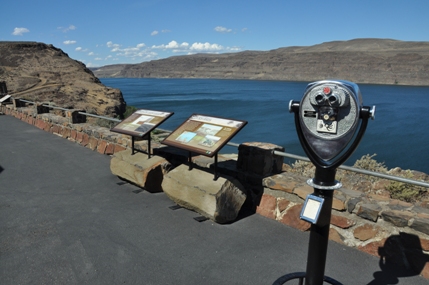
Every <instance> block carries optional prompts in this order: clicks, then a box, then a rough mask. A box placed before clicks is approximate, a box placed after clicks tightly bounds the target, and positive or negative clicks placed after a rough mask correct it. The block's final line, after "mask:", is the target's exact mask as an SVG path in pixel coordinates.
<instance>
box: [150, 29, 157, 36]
mask: <svg viewBox="0 0 429 285" xmlns="http://www.w3.org/2000/svg"><path fill="white" fill-rule="evenodd" d="M157 34H158V31H156V30H155V31H153V32H152V33H150V35H151V36H156V35H157Z"/></svg>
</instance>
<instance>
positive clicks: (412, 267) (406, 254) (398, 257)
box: [368, 233, 429, 285]
mask: <svg viewBox="0 0 429 285" xmlns="http://www.w3.org/2000/svg"><path fill="white" fill-rule="evenodd" d="M378 254H379V255H380V261H379V266H380V269H381V271H377V272H375V273H374V275H373V276H374V280H372V281H371V282H370V283H368V285H387V284H398V283H399V279H398V278H399V277H410V276H415V275H419V274H420V273H421V272H422V270H423V268H424V266H425V264H426V262H428V261H429V255H428V254H425V253H424V252H423V249H422V246H421V244H420V240H419V237H418V236H416V235H413V234H408V233H400V234H399V235H392V236H390V237H389V238H387V240H386V242H385V243H384V247H379V248H378Z"/></svg>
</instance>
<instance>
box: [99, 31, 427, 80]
mask: <svg viewBox="0 0 429 285" xmlns="http://www.w3.org/2000/svg"><path fill="white" fill-rule="evenodd" d="M94 74H95V75H96V76H98V77H137V78H139V77H148V78H221V79H259V80H286V81H314V80H321V79H327V78H337V79H346V80H350V81H354V82H357V83H373V84H400V85H429V42H404V41H397V40H390V39H355V40H350V41H335V42H327V43H322V44H319V45H314V46H309V47H298V46H296V47H286V48H279V49H275V50H271V51H244V52H239V53H229V54H195V55H185V56H174V57H170V58H166V59H161V60H154V61H149V62H143V63H140V64H129V65H109V66H104V67H100V68H98V69H96V70H94Z"/></svg>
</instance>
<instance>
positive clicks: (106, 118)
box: [78, 112, 122, 123]
mask: <svg viewBox="0 0 429 285" xmlns="http://www.w3.org/2000/svg"><path fill="white" fill-rule="evenodd" d="M78 114H81V115H85V116H90V117H94V118H99V119H105V120H109V121H114V122H119V123H120V122H122V120H120V119H116V118H110V117H104V116H99V115H94V114H89V113H85V112H78Z"/></svg>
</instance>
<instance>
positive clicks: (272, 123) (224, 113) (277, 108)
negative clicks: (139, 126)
mask: <svg viewBox="0 0 429 285" xmlns="http://www.w3.org/2000/svg"><path fill="white" fill-rule="evenodd" d="M100 80H101V81H102V82H103V84H105V85H106V86H110V87H114V88H119V89H120V90H121V91H122V93H123V96H124V98H125V101H126V102H127V104H128V105H133V106H136V107H137V108H144V109H151V110H159V111H169V112H174V115H173V116H172V117H171V118H170V119H168V120H167V121H166V122H165V123H163V124H162V125H161V126H160V128H162V129H168V130H174V129H175V128H176V127H178V126H179V125H180V124H181V123H182V122H183V121H184V120H186V119H187V118H188V117H189V116H190V115H192V114H194V113H198V114H204V115H211V116H219V117H226V118H231V119H237V120H245V121H248V124H247V125H246V126H245V127H244V128H243V129H242V130H241V132H240V133H238V134H237V135H236V136H235V137H234V138H233V139H232V140H231V141H232V142H236V143H242V142H250V141H260V142H270V143H274V144H277V145H281V146H283V147H285V151H286V152H288V153H293V154H298V155H305V154H304V151H303V150H302V148H301V145H300V144H299V141H298V137H297V135H296V130H295V125H294V116H293V114H291V113H289V110H288V105H289V101H290V100H292V99H293V100H301V98H302V96H303V93H304V90H305V88H306V86H307V84H308V82H285V81H253V80H216V79H150V78H101V79H100ZM359 87H360V89H361V92H362V97H363V101H364V105H365V106H373V105H376V115H375V120H373V121H372V120H370V121H369V123H368V128H367V131H366V133H365V135H364V137H363V139H362V142H361V144H360V145H359V147H358V148H357V150H356V151H355V153H354V154H353V155H352V157H351V158H350V159H349V160H348V161H347V162H346V163H345V164H346V165H353V163H354V162H355V161H356V159H359V158H360V157H362V156H363V155H365V154H377V155H376V157H375V159H376V160H377V161H380V162H384V163H385V165H386V166H387V167H389V168H393V167H397V166H399V167H401V168H402V169H413V170H419V171H423V172H426V173H429V150H428V141H429V133H428V130H429V114H428V110H429V87H415V86H396V85H366V84H360V85H359ZM232 152H237V149H236V148H234V147H230V146H225V147H224V148H223V149H222V150H221V153H232Z"/></svg>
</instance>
